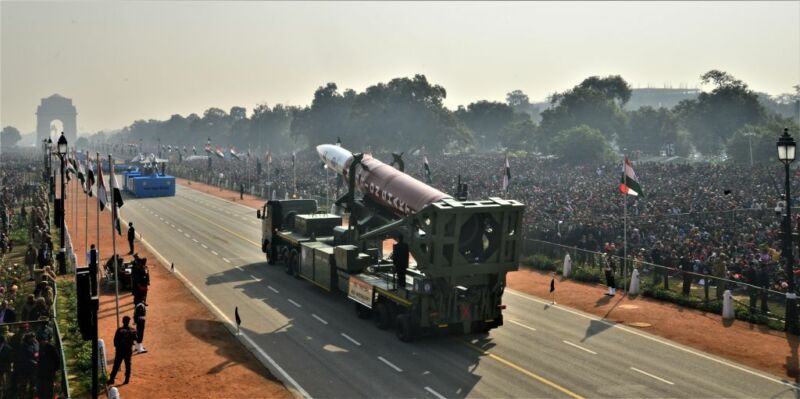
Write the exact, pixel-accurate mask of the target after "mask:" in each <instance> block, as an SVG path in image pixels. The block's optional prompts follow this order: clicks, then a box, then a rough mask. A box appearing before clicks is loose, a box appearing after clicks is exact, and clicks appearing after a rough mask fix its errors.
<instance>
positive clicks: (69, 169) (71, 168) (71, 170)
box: [64, 154, 77, 182]
mask: <svg viewBox="0 0 800 399" xmlns="http://www.w3.org/2000/svg"><path fill="white" fill-rule="evenodd" d="M65 156H66V157H67V160H66V161H65V162H64V164H65V165H66V172H65V175H66V176H67V182H69V181H71V180H72V175H73V174H75V173H77V172H75V164H74V162H75V161H74V160H73V159H72V157H71V156H70V155H69V154H67V155H65Z"/></svg>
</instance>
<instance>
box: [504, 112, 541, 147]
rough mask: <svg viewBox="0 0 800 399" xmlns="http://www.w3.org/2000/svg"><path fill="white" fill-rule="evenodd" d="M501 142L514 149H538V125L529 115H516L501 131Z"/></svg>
mask: <svg viewBox="0 0 800 399" xmlns="http://www.w3.org/2000/svg"><path fill="white" fill-rule="evenodd" d="M515 115H520V114H515ZM500 144H502V146H503V147H505V148H508V149H510V150H514V151H516V150H533V149H538V148H539V143H538V141H537V140H536V125H534V124H533V122H532V121H531V119H530V118H528V117H522V118H521V117H516V118H515V120H514V121H513V122H511V123H509V124H507V125H506V126H505V127H504V128H503V129H502V130H501V131H500Z"/></svg>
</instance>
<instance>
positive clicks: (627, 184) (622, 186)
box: [619, 157, 644, 196]
mask: <svg viewBox="0 0 800 399" xmlns="http://www.w3.org/2000/svg"><path fill="white" fill-rule="evenodd" d="M619 191H620V192H621V193H623V194H628V195H635V196H639V195H641V196H644V193H643V192H642V187H641V186H640V185H639V182H637V181H636V173H633V165H632V164H631V161H630V160H629V159H628V157H625V162H624V163H623V164H622V179H621V180H620V183H619Z"/></svg>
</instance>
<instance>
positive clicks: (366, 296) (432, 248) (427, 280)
mask: <svg viewBox="0 0 800 399" xmlns="http://www.w3.org/2000/svg"><path fill="white" fill-rule="evenodd" d="M523 211H524V205H522V204H521V203H519V202H517V201H513V200H504V199H500V198H490V199H489V200H484V201H456V200H454V199H452V198H445V199H442V200H440V201H437V202H434V203H432V204H430V205H428V206H427V207H426V208H425V209H423V210H421V211H419V212H417V213H415V214H413V215H410V216H406V217H402V218H400V219H397V220H387V219H385V218H375V219H373V221H372V223H370V220H369V219H370V218H369V217H366V218H363V219H361V220H360V221H355V222H356V223H353V225H349V226H344V225H343V223H342V222H343V221H342V217H341V216H337V215H333V214H329V213H325V212H318V211H317V203H316V201H314V200H276V201H268V202H267V203H265V204H264V206H263V207H262V208H261V209H259V210H258V212H257V217H258V218H259V219H260V220H261V223H262V239H261V240H262V241H261V242H262V250H263V252H264V253H266V254H267V260H268V263H269V264H280V265H283V267H285V269H286V272H287V273H290V274H292V275H294V276H296V277H298V278H302V279H305V280H308V281H309V282H311V283H313V284H315V285H317V286H319V287H320V288H322V289H324V290H326V291H335V292H340V293H342V294H345V295H347V297H348V298H349V299H350V300H352V301H353V303H354V305H353V306H354V308H355V311H356V313H357V314H358V316H359V317H361V318H372V319H373V320H374V322H375V325H376V326H377V327H378V328H380V329H389V328H392V327H394V328H395V331H396V334H397V337H398V338H399V339H400V340H402V341H411V340H413V339H414V338H416V337H419V336H424V335H432V334H436V333H440V332H451V333H473V332H486V331H488V330H489V329H492V328H495V327H498V326H501V325H503V312H502V311H503V309H504V308H505V306H504V305H503V303H502V298H503V291H504V289H505V286H506V273H508V272H509V271H514V270H517V268H518V264H519V256H520V250H521V245H522V234H521V233H522V215H523ZM401 235H402V236H403V237H404V241H405V242H406V243H407V244H408V247H409V253H410V255H411V260H410V262H409V267H408V269H407V271H406V275H405V281H397V273H396V270H395V267H394V264H393V263H392V261H391V259H392V258H391V256H390V255H389V256H384V242H385V240H388V239H393V238H398V237H399V236H401Z"/></svg>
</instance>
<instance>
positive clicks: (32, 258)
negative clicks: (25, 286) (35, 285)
mask: <svg viewBox="0 0 800 399" xmlns="http://www.w3.org/2000/svg"><path fill="white" fill-rule="evenodd" d="M38 258H39V254H38V253H37V252H36V248H34V247H33V244H28V250H27V251H25V266H27V267H28V281H33V268H34V267H35V266H36V260H37V259H38Z"/></svg>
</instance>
